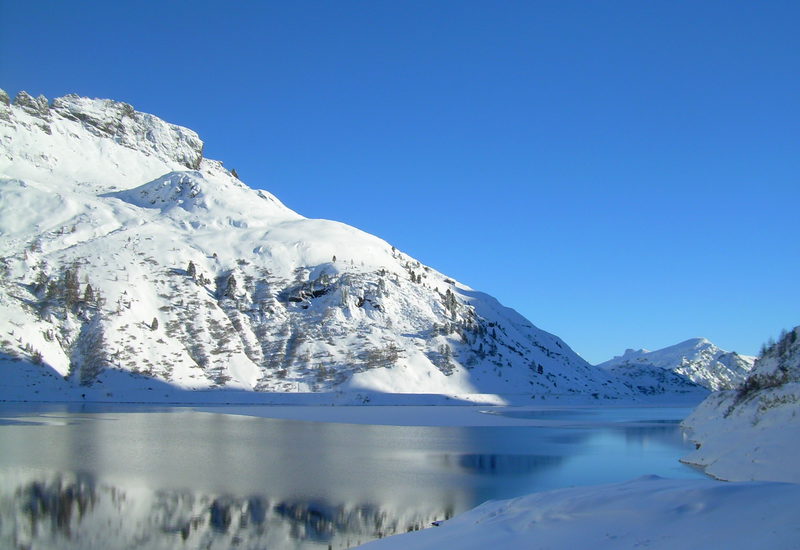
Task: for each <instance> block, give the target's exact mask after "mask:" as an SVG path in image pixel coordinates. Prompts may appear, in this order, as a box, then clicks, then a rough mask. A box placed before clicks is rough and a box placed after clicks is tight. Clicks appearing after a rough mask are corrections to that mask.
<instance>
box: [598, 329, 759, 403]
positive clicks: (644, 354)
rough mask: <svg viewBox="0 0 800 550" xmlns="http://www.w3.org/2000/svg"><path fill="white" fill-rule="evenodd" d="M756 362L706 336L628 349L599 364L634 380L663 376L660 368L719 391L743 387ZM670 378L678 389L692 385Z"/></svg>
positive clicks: (753, 358)
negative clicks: (657, 347)
mask: <svg viewBox="0 0 800 550" xmlns="http://www.w3.org/2000/svg"><path fill="white" fill-rule="evenodd" d="M754 361H755V357H750V356H747V355H739V354H738V353H736V352H727V351H724V350H721V349H720V348H718V347H717V346H715V345H714V344H713V343H711V342H709V341H708V340H706V339H705V338H692V339H690V340H686V341H685V342H681V343H679V344H675V345H673V346H669V347H666V348H663V349H660V350H656V351H648V350H644V349H640V350H632V349H628V350H625V353H624V354H623V355H620V356H617V357H614V358H613V359H610V360H608V361H606V362H604V363H600V364H599V365H597V366H598V367H600V368H603V369H606V370H608V371H611V372H614V373H616V374H620V375H622V376H624V377H627V378H631V379H634V380H635V379H636V378H638V377H639V376H645V377H653V376H659V375H658V374H656V372H657V371H656V369H663V370H667V371H671V372H673V373H675V374H677V375H679V377H682V378H683V379H684V380H688V381H691V382H693V383H694V384H697V385H699V386H702V387H704V388H708V389H709V390H712V391H716V390H723V389H733V388H735V387H737V386H739V385H740V384H741V383H742V382H744V380H745V378H747V374H748V373H749V371H750V369H751V368H752V367H753V362H754ZM670 378H672V379H673V382H674V383H675V387H676V388H683V389H687V388H688V386H687V385H686V384H685V383H681V381H680V378H675V377H670ZM665 382H666V381H665ZM634 383H636V382H634ZM662 387H664V388H665V389H666V388H667V387H668V386H662ZM667 391H669V390H667Z"/></svg>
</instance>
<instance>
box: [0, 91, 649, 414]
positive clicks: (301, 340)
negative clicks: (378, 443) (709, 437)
mask: <svg viewBox="0 0 800 550" xmlns="http://www.w3.org/2000/svg"><path fill="white" fill-rule="evenodd" d="M3 98H7V96H6V95H5V94H0V258H2V259H1V260H0V353H2V355H0V369H2V370H4V374H5V375H6V377H7V379H8V377H10V378H11V379H13V380H14V383H13V384H10V385H8V386H6V387H5V388H4V389H3V397H5V398H12V399H27V398H50V399H52V398H58V397H59V396H61V397H69V398H81V397H82V396H85V397H86V398H87V399H100V400H125V399H128V398H129V397H126V396H128V395H130V394H132V393H136V395H137V397H136V399H137V400H145V401H147V400H151V399H148V398H143V397H142V392H148V391H149V392H152V400H162V399H164V398H165V397H164V396H165V395H167V396H169V394H170V391H168V389H167V386H169V387H174V388H177V389H189V390H196V389H213V388H220V389H221V388H225V389H227V390H242V391H244V392H252V391H256V392H328V391H336V392H360V391H379V392H391V393H438V394H449V395H464V394H516V395H527V396H533V395H563V396H581V395H583V396H593V397H594V398H614V399H618V398H623V397H625V398H631V397H634V396H636V395H639V393H638V392H637V391H635V390H632V389H631V388H630V387H628V386H626V385H625V384H623V383H621V382H620V381H619V380H618V379H617V378H616V377H615V376H613V375H612V374H609V373H607V372H606V371H604V370H601V369H597V368H595V367H593V366H591V365H589V364H588V363H586V362H585V361H584V360H583V359H581V358H580V357H579V356H578V355H577V354H575V353H574V352H573V351H572V350H571V349H570V348H569V346H567V345H566V344H565V343H564V342H563V341H561V340H560V339H559V338H557V337H555V336H553V335H551V334H548V333H547V332H544V331H542V330H540V329H538V328H536V327H535V326H533V325H532V324H531V323H530V322H529V321H527V320H526V319H525V318H523V317H522V316H520V315H519V314H517V313H516V312H514V311H513V310H511V309H509V308H506V307H503V306H501V305H500V304H499V303H498V302H497V301H496V300H494V299H493V298H491V297H489V296H487V295H485V294H482V293H480V292H476V291H474V290H472V289H470V288H469V287H467V286H465V285H463V284H460V283H458V282H456V281H455V280H453V279H451V278H449V277H446V276H445V275H443V274H441V273H438V272H437V271H435V270H433V269H431V268H430V267H428V266H424V265H422V264H421V263H420V262H418V261H416V260H415V259H413V258H411V257H409V256H408V255H406V254H404V253H403V252H401V251H399V250H396V249H395V248H394V247H392V246H391V245H390V244H388V243H386V242H385V241H383V240H381V239H379V238H377V237H375V236H372V235H369V234H366V233H364V232H362V231H359V230H358V229H355V228H353V227H350V226H347V225H345V224H342V223H338V222H334V221H329V220H313V219H307V218H304V217H302V216H300V215H299V214H297V213H295V212H293V211H291V210H289V209H288V208H286V207H285V206H284V205H283V204H281V203H280V201H278V199H276V198H275V197H273V196H272V195H270V194H269V193H267V192H265V191H254V190H252V189H250V188H248V187H247V186H246V185H244V184H243V183H242V182H241V181H239V179H238V178H237V177H236V176H235V175H234V174H233V173H231V172H229V171H228V170H227V169H225V168H224V167H223V166H222V164H221V163H220V162H217V161H212V160H208V159H204V158H202V142H201V141H200V139H199V138H198V137H197V135H196V134H195V133H194V132H192V131H191V130H188V129H186V128H181V127H178V126H174V125H171V124H168V123H166V122H164V121H161V120H160V119H158V118H156V117H154V116H152V115H147V114H144V113H138V112H137V111H135V110H134V109H133V108H132V107H131V106H130V105H127V104H124V103H120V102H115V101H111V100H98V99H87V98H80V97H77V96H67V97H65V98H59V99H56V100H54V101H53V102H52V103H51V104H50V103H48V102H47V100H46V99H45V98H42V97H40V98H32V97H31V96H29V95H28V94H25V93H23V92H21V93H20V94H18V95H17V98H16V99H15V101H14V102H13V104H11V103H10V102H6V101H4V100H2V99H3ZM65 379H66V380H65ZM162 383H163V384H166V386H164V385H163V384H162ZM134 390H135V391H134ZM162 390H164V391H162Z"/></svg>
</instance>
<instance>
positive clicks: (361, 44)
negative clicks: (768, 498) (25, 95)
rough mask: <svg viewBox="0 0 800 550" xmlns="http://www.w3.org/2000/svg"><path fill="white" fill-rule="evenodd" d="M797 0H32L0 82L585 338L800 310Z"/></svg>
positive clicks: (684, 331) (698, 331)
mask: <svg viewBox="0 0 800 550" xmlns="http://www.w3.org/2000/svg"><path fill="white" fill-rule="evenodd" d="M798 24H800V3H798V2H795V1H789V2H780V1H767V2H750V1H747V2H739V1H729V0H725V1H719V2H717V1H703V2H694V1H693V2H683V1H650V2H641V1H629V2H626V1H613V2H612V1H609V2H600V1H591V2H590V1H585V2H573V1H569V0H566V1H564V0H559V1H555V0H554V1H534V0H528V1H523V2H514V1H508V2H506V1H502V2H490V1H484V2H473V1H467V0H465V1H458V2H455V1H453V2H450V1H430V0H428V1H424V2H413V1H403V2H401V1H395V2H387V1H359V2H355V1H337V2H303V1H299V2H224V3H223V2H177V1H169V2H125V1H118V2H48V1H38V2H16V1H13V2H12V1H9V0H0V87H2V88H3V89H5V90H6V91H8V92H9V93H10V94H12V95H13V94H15V93H16V92H17V91H19V90H21V89H24V90H27V91H28V92H30V93H32V94H35V95H38V94H44V95H46V96H47V97H48V98H51V99H52V98H53V97H58V96H60V95H64V94H67V93H73V92H74V93H78V94H81V95H87V96H91V97H109V98H114V99H118V100H123V101H127V102H129V103H131V104H132V105H134V107H135V108H136V109H137V110H140V111H145V112H151V113H154V114H156V115H158V116H160V117H161V118H163V119H165V120H167V121H169V122H173V123H176V124H181V125H184V126H188V127H190V128H192V129H194V130H196V131H197V132H198V133H199V134H200V135H201V137H202V138H203V139H204V141H205V143H206V149H205V151H206V156H208V157H209V158H215V159H219V160H222V161H224V162H225V165H226V166H228V167H230V168H236V170H237V171H238V173H239V175H240V176H241V178H242V179H243V180H244V181H245V182H246V183H248V184H249V185H251V186H253V187H258V188H264V189H268V190H269V191H271V192H272V193H274V194H275V195H277V196H278V197H279V198H280V199H281V200H283V201H284V202H285V203H286V204H287V205H288V206H290V207H291V208H293V209H295V210H297V211H298V212H300V213H301V214H303V215H306V216H309V217H320V218H329V219H336V220H340V221H344V222H346V223H349V224H351V225H354V226H356V227H359V228H361V229H364V230H366V231H368V232H370V233H374V234H376V235H378V236H380V237H382V238H384V239H386V240H387V241H389V242H390V243H392V244H393V245H395V246H397V247H398V248H399V249H401V250H404V251H405V252H407V253H409V254H411V255H412V256H415V257H417V258H418V259H420V260H421V261H423V262H424V263H427V264H429V265H432V266H433V267H435V268H437V269H439V270H440V271H442V272H444V273H447V274H448V275H450V276H453V277H455V278H457V279H459V280H460V281H462V282H464V283H465V284H468V285H470V286H472V287H474V288H476V289H479V290H483V291H486V292H488V293H490V294H493V295H494V296H496V297H497V298H499V299H500V300H501V301H502V302H503V303H504V304H506V305H508V306H511V307H513V308H515V309H517V310H518V311H520V312H521V313H522V314H523V315H525V316H526V317H528V318H529V319H530V320H531V321H532V322H533V323H534V324H536V325H537V326H539V327H541V328H543V329H545V330H548V331H550V332H553V333H555V334H558V335H559V336H561V337H562V338H564V339H565V340H566V341H567V343H569V344H570V345H571V346H572V347H573V348H574V349H575V350H576V351H577V352H578V353H580V354H581V355H583V356H584V357H585V358H586V359H587V360H589V361H592V362H599V361H602V360H605V359H608V358H610V357H611V356H613V355H615V354H618V353H621V352H623V351H624V349H625V348H627V347H634V348H639V347H646V348H649V349H656V348H660V347H664V346H667V345H671V344H673V343H676V342H678V341H681V340H684V339H687V338H690V337H695V336H705V337H707V338H709V339H711V340H712V341H714V342H715V343H717V344H718V345H719V346H721V347H723V348H725V349H729V350H736V351H739V352H741V353H751V354H754V353H756V352H757V350H758V347H759V346H760V344H761V343H762V342H763V341H764V340H766V339H767V338H768V337H770V336H775V335H777V333H778V332H779V330H780V329H781V328H784V327H787V328H788V327H791V326H794V325H796V324H798V323H800V315H798V313H800V308H798V305H799V302H800V300H798V297H797V296H798V294H797V290H796V287H797V283H798V281H800V244H799V243H800V238H799V236H798V218H799V216H798V210H799V209H800V186H799V185H798V184H800V181H798V180H799V179H800V176H799V174H800V131H798V130H799V129H800V33H798V32H797V27H798Z"/></svg>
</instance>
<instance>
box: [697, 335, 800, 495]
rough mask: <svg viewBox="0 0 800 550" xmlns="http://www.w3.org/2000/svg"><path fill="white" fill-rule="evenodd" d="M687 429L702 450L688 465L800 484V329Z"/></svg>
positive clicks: (727, 475)
mask: <svg viewBox="0 0 800 550" xmlns="http://www.w3.org/2000/svg"><path fill="white" fill-rule="evenodd" d="M683 425H684V426H685V427H687V428H689V429H690V430H691V433H692V439H693V440H695V441H697V444H698V448H697V450H696V451H695V452H693V453H692V454H691V455H689V456H687V457H686V458H685V459H683V460H684V461H685V462H688V463H691V464H697V465H699V466H703V467H704V468H705V470H706V472H707V473H709V474H711V475H713V476H716V477H719V478H722V479H726V480H731V481H744V480H751V479H759V480H774V481H790V482H793V483H800V463H798V461H797V455H798V453H799V452H800V326H799V327H795V328H794V330H792V331H790V332H786V333H784V334H783V335H781V338H780V339H779V340H778V342H777V343H775V344H772V345H770V346H768V347H767V348H766V349H765V350H764V352H763V353H762V355H761V356H760V357H759V358H758V359H757V360H756V363H755V366H754V367H753V370H752V372H751V374H750V376H749V377H748V378H747V381H746V382H745V383H744V385H743V386H742V387H741V388H739V389H738V390H735V391H724V392H718V393H714V394H712V395H710V396H709V397H708V399H706V400H705V401H703V403H701V404H700V406H698V407H697V409H695V411H694V412H693V413H692V414H691V415H690V416H689V417H688V418H687V419H686V420H684V422H683Z"/></svg>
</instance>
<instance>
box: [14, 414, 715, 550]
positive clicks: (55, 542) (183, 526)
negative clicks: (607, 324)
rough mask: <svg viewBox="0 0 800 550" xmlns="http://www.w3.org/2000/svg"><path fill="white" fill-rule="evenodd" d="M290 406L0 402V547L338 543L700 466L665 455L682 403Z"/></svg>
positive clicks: (690, 473) (674, 449) (672, 445)
mask: <svg viewBox="0 0 800 550" xmlns="http://www.w3.org/2000/svg"><path fill="white" fill-rule="evenodd" d="M294 409H296V410H292V408H291V407H289V408H287V407H282V408H275V409H271V408H270V407H249V408H248V407H233V406H232V407H225V406H218V407H202V408H200V407H198V408H193V407H164V406H135V405H116V406H114V405H105V404H104V405H80V404H70V405H67V404H63V405H59V404H47V405H45V404H35V405H34V404H0V449H1V450H0V547H2V548H31V549H33V548H59V549H81V550H83V549H91V548H97V549H103V550H114V549H117V548H119V549H122V548H147V549H159V548H164V549H167V548H169V549H173V548H186V549H194V548H212V549H216V548H220V549H222V548H224V549H228V548H243V549H265V548H269V549H283V548H287V549H294V548H315V549H319V548H321V549H327V548H331V549H335V548H349V547H352V546H355V545H357V544H359V543H363V542H367V541H369V540H372V539H375V538H378V537H382V536H387V535H390V534H394V533H399V532H406V531H409V530H414V529H420V528H426V527H428V526H429V525H430V523H431V522H432V521H435V520H443V519H447V518H449V517H451V516H453V515H454V514H457V513H460V512H463V511H465V510H468V509H470V508H472V507H474V506H476V505H478V504H480V503H481V502H484V501H486V500H489V499H502V498H510V497H514V496H519V495H523V494H527V493H530V492H534V491H540V490H547V489H554V488H560V487H569V486H574V485H588V484H599V483H609V482H615V481H622V480H626V479H631V478H634V477H637V476H640V475H646V474H657V475H661V476H664V477H673V478H677V477H680V478H691V477H697V478H699V477H703V475H702V474H701V473H700V472H698V471H696V470H694V469H692V468H689V467H687V466H685V465H682V464H680V463H679V462H678V458H679V457H680V456H682V455H684V454H687V453H688V451H689V450H690V448H691V444H690V443H689V442H687V441H686V440H685V438H684V436H683V434H682V433H681V431H680V428H679V427H678V422H679V421H680V420H681V419H682V418H683V417H685V416H686V415H687V414H688V413H689V412H690V409H688V408H666V407H661V408H654V407H650V408H575V409H559V408H552V409H546V408H542V409H533V408H527V409H490V410H489V411H488V412H489V413H490V414H486V412H487V410H486V408H485V407H484V408H483V409H480V408H475V407H424V408H422V407H417V408H415V409H414V414H415V415H417V416H418V417H420V418H424V417H428V418H436V417H437V415H442V416H445V415H451V416H452V415H456V416H457V415H463V419H465V421H464V422H463V424H465V425H460V426H459V425H450V426H392V425H372V424H366V423H364V422H369V421H370V418H374V419H375V420H374V421H375V422H377V424H382V423H385V422H381V421H380V419H381V418H382V417H383V416H386V415H387V414H388V413H389V412H391V409H390V408H383V407H311V408H300V407H296V408H294ZM409 411H411V409H405V414H410V412H409ZM271 412H272V413H273V414H275V415H277V416H292V415H295V416H297V417H300V418H304V417H307V416H308V413H309V412H311V413H313V414H312V416H313V415H314V414H315V415H317V416H318V417H319V418H326V417H332V418H335V417H336V415H337V414H338V415H340V416H341V415H344V417H352V418H357V419H358V420H359V421H360V422H362V423H361V424H351V423H335V422H315V421H305V420H291V419H286V418H264V416H269V415H270V414H271ZM278 412H280V413H281V414H278ZM401 412H403V411H401ZM470 415H472V416H470ZM454 418H455V417H454ZM470 418H474V419H478V420H479V422H472V421H471V420H469V419H470ZM452 422H453V423H458V422H459V421H458V419H455V420H453V421H452ZM421 423H423V424H424V423H426V422H421ZM470 424H487V425H470ZM493 424H496V425H493Z"/></svg>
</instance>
